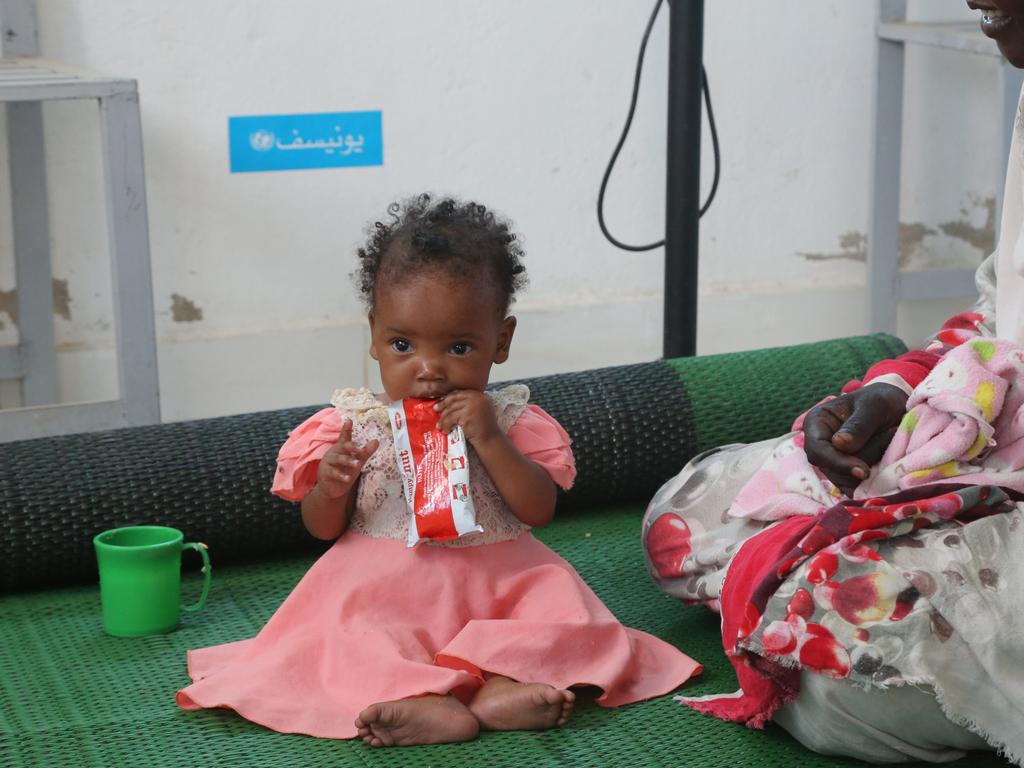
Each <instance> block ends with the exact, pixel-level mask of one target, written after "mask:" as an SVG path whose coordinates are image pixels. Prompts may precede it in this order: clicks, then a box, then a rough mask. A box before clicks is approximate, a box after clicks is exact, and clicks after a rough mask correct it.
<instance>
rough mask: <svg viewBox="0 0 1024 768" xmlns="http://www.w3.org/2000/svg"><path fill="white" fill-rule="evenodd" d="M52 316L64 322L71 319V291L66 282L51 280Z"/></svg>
mask: <svg viewBox="0 0 1024 768" xmlns="http://www.w3.org/2000/svg"><path fill="white" fill-rule="evenodd" d="M53 314H55V315H60V316H61V317H63V318H64V319H65V320H70V319H71V291H69V290H68V281H67V280H58V279H56V278H54V280H53Z"/></svg>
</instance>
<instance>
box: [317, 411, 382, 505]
mask: <svg viewBox="0 0 1024 768" xmlns="http://www.w3.org/2000/svg"><path fill="white" fill-rule="evenodd" d="M377 445H378V441H376V440H371V441H370V442H368V443H367V444H366V445H364V446H362V447H360V446H358V445H356V444H355V443H353V442H352V421H351V419H345V420H344V421H343V422H342V424H341V437H340V438H339V439H338V442H336V443H335V444H334V445H332V446H331V447H330V448H329V449H328V451H327V453H325V454H324V457H323V458H322V459H321V460H320V467H319V469H317V473H316V485H317V487H318V488H319V489H320V493H322V494H323V495H324V496H325V497H327V498H328V499H340V498H342V497H343V496H345V495H347V494H348V492H349V491H351V490H352V486H353V485H355V482H356V480H358V479H359V473H360V472H362V470H363V465H364V464H365V463H366V461H367V459H369V458H370V457H371V456H372V455H373V452H374V451H376V450H377Z"/></svg>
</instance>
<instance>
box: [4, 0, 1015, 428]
mask: <svg viewBox="0 0 1024 768" xmlns="http://www.w3.org/2000/svg"><path fill="white" fill-rule="evenodd" d="M651 5H652V3H651V1H650V0H644V1H643V2H640V1H639V0H620V1H619V2H608V1H602V2H593V0H590V1H589V2H588V1H587V0H559V2H550V0H521V1H520V2H517V3H498V2H494V1H493V0H491V1H490V2H480V0H446V1H445V2H442V1H441V0H428V1H424V0H391V1H390V2H387V3H378V2H367V0H288V1H287V2H285V0H274V1H273V2H271V1H269V0H264V1H263V2H255V0H221V1H220V2H216V3H209V2H199V1H198V0H179V1H178V2H174V3H170V2H157V1H156V0H152V1H151V2H145V3H125V2H122V1H120V0H40V2H39V24H40V38H41V46H42V53H43V55H44V56H46V57H48V58H52V59H55V60H60V61H63V62H65V63H68V64H72V65H77V66H83V67H87V68H89V69H93V70H96V71H99V72H103V73H109V74H114V75H120V76H128V77H134V78H136V79H137V80H138V82H139V89H140V94H141V103H142V121H143V130H144V138H145V153H146V174H147V192H148V203H149V221H150V237H151V248H152V264H153V281H154V295H155V301H156V308H157V333H158V336H159V345H160V348H159V364H160V381H161V397H162V408H163V416H164V418H165V419H166V420H177V419H185V418H193V417H200V416H208V415H217V414H224V413H236V412H243V411H249V410H255V409H262V408H276V407H283V406H288V405H298V404H308V403H315V402H320V401H323V400H324V399H325V398H326V397H327V396H328V395H329V393H330V391H331V390H332V389H333V388H334V387H335V386H339V385H353V384H359V383H362V382H364V381H366V382H369V383H371V384H372V383H373V382H374V381H375V378H376V377H375V373H374V370H373V368H372V365H371V364H370V363H371V362H372V361H369V360H368V359H367V357H366V355H365V352H364V350H365V347H366V332H365V329H364V327H363V326H364V320H363V316H362V308H361V306H360V304H359V301H358V299H357V296H356V293H355V289H354V288H353V287H352V285H351V282H350V280H349V278H348V273H349V272H351V270H352V269H353V268H354V250H355V248H356V246H357V245H358V244H359V242H360V240H361V236H362V228H363V226H364V224H365V223H366V222H367V221H369V220H371V219H372V218H374V217H377V216H380V215H381V214H382V213H383V211H384V208H385V206H386V205H387V203H388V202H389V201H391V200H392V199H394V198H395V197H398V196H404V195H407V194H410V193H414V192H417V191H420V190H423V189H430V190H436V191H442V192H453V193H456V194H459V195H463V196H467V197H474V198H478V199H480V200H481V201H483V202H485V203H487V204H488V205H491V206H493V207H495V208H497V209H499V210H500V211H502V212H504V213H506V214H507V215H508V216H510V217H511V218H512V219H513V220H514V221H515V223H516V225H517V226H518V229H519V231H520V232H521V233H522V236H523V239H524V241H525V243H526V246H527V266H528V269H529V274H530V278H531V286H530V288H529V289H528V291H527V292H526V293H525V294H524V295H523V296H522V298H521V300H520V301H519V303H518V304H517V306H516V314H517V315H518V317H519V320H520V324H519V330H518V331H517V338H516V344H515V346H514V350H513V355H512V359H511V360H510V362H509V363H508V364H507V365H506V366H505V368H504V369H498V371H497V374H498V377H499V378H505V377H511V376H521V375H532V374H540V373H547V372H553V371H559V370H568V369H581V368H588V367H594V366H601V365H610V364H617V363H625V362H633V361H641V360H650V359H653V358H655V357H657V356H659V355H660V351H661V291H662V269H663V267H662V258H663V253H662V251H661V250H660V249H659V250H657V251H653V252H649V253H645V254H628V253H625V252H621V251H618V250H616V249H615V248H613V247H612V246H611V245H609V244H608V243H607V242H606V241H605V240H604V239H603V237H602V236H601V234H600V231H599V229H598V227H597V222H596V217H595V213H594V207H595V200H596V194H597V188H598V185H599V182H600V179H601V175H602V173H603V171H604V167H605V164H606V162H607V159H608V155H609V153H610V151H611V149H612V147H613V145H614V143H615V140H616V139H617V137H618V133H619V131H620V130H621V127H622V121H623V119H624V116H625V110H626V106H627V104H628V99H629V94H630V87H631V83H632V76H633V67H634V62H635V55H636V50H637V46H638V44H639V41H640V35H641V32H642V30H643V28H644V25H645V23H646V20H647V16H648V14H649V11H650V8H651ZM910 5H911V14H912V15H913V16H915V17H917V18H923V17H925V15H926V14H927V15H928V16H929V17H932V18H943V19H954V18H966V19H968V20H970V19H972V18H973V15H972V14H971V13H970V12H969V11H967V9H966V7H964V6H963V5H962V3H961V2H959V0H948V1H947V0H943V2H939V1H938V0H929V2H927V3H926V2H924V0H917V2H916V3H915V2H913V1H912V2H911V4H910ZM706 7H707V11H706V22H705V63H706V66H707V69H708V74H709V79H710V82H711V86H712V96H713V99H714V107H715V112H716V117H717V119H718V127H719V133H720V136H721V142H722V155H723V173H722V181H721V186H720V189H719V193H718V197H717V199H716V201H715V203H714V205H713V207H712V208H711V210H710V212H709V213H708V214H707V216H705V217H704V219H703V221H702V227H701V267H700V280H701V297H700V306H699V320H700V335H699V350H700V352H701V353H712V352H720V351H729V350H735V349H744V348H752V347H762V346H772V345H778V344H788V343H795V342H802V341H808V340H814V339H822V338H828V337H834V336H839V335H847V334H854V333H860V332H863V331H864V330H865V328H866V322H865V318H864V310H863V303H864V298H863V282H864V265H863V261H862V258H863V254H862V252H860V250H859V246H858V245H857V244H858V242H859V240H858V236H860V235H863V233H864V232H865V231H866V229H867V216H868V188H867V187H868V178H869V166H870V156H869V151H870V127H871V108H872V87H873V77H874V72H873V64H874V50H875V49H874V46H875V36H874V34H875V33H874V26H875V20H876V13H877V11H876V3H874V2H869V1H868V0H858V1H857V2H850V1H849V0H816V2H807V0H772V1H771V2H764V1H763V0H734V2H730V3H720V2H709V3H707V6H706ZM666 31H667V14H666V13H665V11H664V10H663V12H662V17H661V18H660V19H659V21H658V24H657V27H656V29H655V33H654V35H653V37H652V40H651V43H650V46H649V49H648V58H647V62H646V65H645V77H644V81H643V88H642V92H641V97H640V103H639V106H638V110H637V117H636V120H635V122H634V126H633V131H632V134H631V136H630V139H629V141H628V143H627V145H626V148H625V150H624V152H623V155H622V156H621V157H620V160H619V164H618V166H617V168H616V171H615V175H614V176H613V179H612V185H611V189H610V191H609V194H608V199H607V212H608V221H609V223H610V226H611V227H612V229H613V231H614V232H615V233H616V234H617V235H618V236H619V237H620V238H621V239H625V240H628V241H633V242H637V241H648V240H652V239H658V238H660V236H661V231H662V226H663V211H664V203H665V201H664V187H665V182H664V170H663V168H664V159H665V106H666V105H665V89H666V83H667V77H666V73H665V67H666V54H667V35H666ZM995 73H996V65H995V61H994V59H987V58H985V57H971V56H956V55H953V54H947V53H944V52H939V51H916V50H915V51H912V52H911V54H910V55H909V56H908V72H907V98H906V103H907V116H906V123H905V136H904V142H905V153H904V154H905V166H904V172H905V181H904V188H903V198H904V211H903V215H902V218H903V220H904V221H905V222H906V223H908V224H909V225H914V224H920V225H922V226H920V227H917V231H918V232H921V233H926V235H925V236H924V237H923V238H920V239H919V240H918V241H917V242H915V243H911V245H912V247H910V248H909V249H908V259H909V264H910V266H911V267H914V268H921V267H926V266H937V265H941V266H947V265H974V264H976V263H978V261H980V259H981V257H982V256H983V254H982V251H981V249H980V248H978V247H976V246H973V245H970V244H969V243H968V242H967V241H966V240H965V239H963V238H962V237H953V236H949V235H946V234H943V231H942V230H941V229H940V225H941V224H943V223H947V224H948V223H949V222H954V223H955V222H959V223H960V226H959V228H958V229H955V230H952V231H959V232H961V233H963V232H964V231H965V229H964V227H965V226H973V227H975V228H981V229H984V224H985V215H984V214H985V209H984V201H985V200H987V199H989V198H991V197H992V196H993V195H994V194H995V189H996V184H997V180H999V179H1001V173H1002V169H1001V168H997V167H996V165H997V164H996V159H995V155H996V153H995V152H994V150H993V149H992V148H993V147H994V146H995V142H996V131H997V127H998V122H997V120H998V105H997V102H996V98H995ZM364 109H379V110H382V112H383V123H384V145H385V148H384V152H385V164H384V166H383V167H376V168H350V169H331V170H314V171H292V172H276V173H253V174H235V175H232V174H230V173H229V172H228V156H227V149H228V146H227V119H228V117H229V116H232V115H248V114H282V113H300V112H329V111H349V110H364ZM46 119H47V126H46V131H47V143H48V151H49V160H48V174H49V176H48V178H49V190H50V198H51V201H50V204H51V221H52V226H53V232H52V241H53V242H52V247H53V252H54V261H55V266H54V275H55V277H56V278H57V279H59V280H62V281H66V283H67V291H68V294H69V297H70V301H69V302H68V303H67V305H66V306H64V307H61V308H62V309H64V310H65V311H66V313H67V314H69V317H70V319H67V318H65V317H57V318H56V322H57V330H58V340H59V343H60V350H61V353H60V369H61V376H62V379H61V388H60V391H61V397H62V399H64V400H78V399H95V398H103V397H109V396H111V395H112V394H113V393H114V391H115V388H116V383H115V376H114V373H113V350H112V339H113V336H112V329H111V327H110V325H111V309H110V306H111V299H110V287H109V285H110V283H109V268H108V266H107V257H106V254H105V248H106V243H105V235H104V232H103V227H104V220H103V209H102V205H101V202H100V193H101V191H102V184H101V181H102V179H101V176H100V168H99V162H98V151H99V139H98V134H97V126H96V122H95V115H94V110H93V109H92V107H91V106H90V105H88V104H70V105H59V106H49V107H47V109H46ZM704 147H705V156H706V157H705V167H704V179H705V185H706V184H707V182H708V181H709V180H710V177H711V164H710V158H711V152H710V141H709V138H708V135H707V133H706V132H705V138H704ZM3 162H5V159H0V163H3ZM0 180H3V181H0V199H2V200H3V202H6V196H7V195H8V193H9V191H8V190H7V189H6V187H5V184H6V181H5V180H6V167H3V168H0ZM6 209H7V206H6V205H0V230H2V231H3V232H4V233H6V232H8V231H9V215H8V213H7V210H6ZM947 229H950V228H949V227H947ZM913 231H914V228H913V226H911V228H910V229H908V232H911V233H912V232H913ZM5 238H6V235H5V236H4V238H0V307H3V306H4V304H3V301H4V297H5V292H8V291H10V290H11V289H12V288H13V281H14V276H13V266H12V257H11V253H10V244H9V242H8V241H7V240H6V239H5ZM844 244H845V245H846V247H845V248H844V247H843V245H844ZM850 257H853V258H850ZM858 259H861V260H858ZM174 297H178V298H177V299H175V298H174ZM7 300H8V301H9V295H7ZM964 303H965V302H963V301H960V302H958V301H952V302H949V301H947V302H939V303H929V304H917V305H908V306H905V307H903V308H902V310H901V329H900V330H901V333H902V335H904V336H905V337H906V338H907V340H908V341H910V342H912V343H913V342H916V341H918V340H919V339H920V338H922V337H923V336H924V335H925V333H927V332H928V331H929V330H930V329H932V328H933V327H935V325H936V324H937V323H938V322H939V321H940V320H941V319H942V318H943V317H945V316H947V315H948V314H950V313H951V312H952V311H955V310H956V309H958V308H959V307H960V306H961V305H963V304H964ZM200 313H201V319H198V318H199V314H200ZM0 323H2V324H3V328H0V344H3V343H13V342H15V341H16V338H17V335H16V328H15V327H14V325H13V323H12V318H10V317H9V316H8V315H7V314H5V313H4V312H3V311H2V309H0ZM16 402H17V392H16V387H14V386H13V385H12V383H10V382H8V383H7V384H6V385H3V386H2V387H0V405H8V406H9V405H12V404H15V403H16Z"/></svg>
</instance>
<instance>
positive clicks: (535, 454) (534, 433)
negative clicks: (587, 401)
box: [508, 405, 576, 490]
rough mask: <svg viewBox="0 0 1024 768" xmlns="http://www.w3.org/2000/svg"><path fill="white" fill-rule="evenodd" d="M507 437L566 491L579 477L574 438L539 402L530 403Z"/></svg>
mask: <svg viewBox="0 0 1024 768" xmlns="http://www.w3.org/2000/svg"><path fill="white" fill-rule="evenodd" d="M508 439H509V440H511V441H512V445H514V446H515V447H516V448H517V449H519V452H520V453H522V454H523V455H524V456H525V457H526V458H528V459H529V460H530V461H533V462H535V463H537V464H539V465H540V466H542V467H543V468H544V469H545V470H547V473H548V474H549V475H551V479H552V480H554V481H555V484H556V485H558V486H559V487H561V488H563V489H564V490H569V489H570V488H572V484H573V482H574V481H575V480H576V459H575V458H574V457H573V455H572V448H571V447H570V446H571V445H572V440H571V439H570V438H569V435H568V433H566V431H565V430H564V429H562V425H561V424H559V423H558V422H557V421H555V420H554V418H552V416H551V415H550V414H549V413H548V412H547V411H545V410H544V409H543V408H540V407H538V406H536V405H527V406H526V409H525V410H524V411H523V412H522V414H521V415H520V416H519V418H518V419H516V422H515V424H513V425H512V426H511V428H510V429H509V430H508Z"/></svg>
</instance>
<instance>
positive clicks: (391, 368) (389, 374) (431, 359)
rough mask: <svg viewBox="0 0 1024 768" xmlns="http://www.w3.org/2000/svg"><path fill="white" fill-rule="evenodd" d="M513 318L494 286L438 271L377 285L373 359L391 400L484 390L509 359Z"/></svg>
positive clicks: (371, 314)
mask: <svg viewBox="0 0 1024 768" xmlns="http://www.w3.org/2000/svg"><path fill="white" fill-rule="evenodd" d="M515 325H516V321H515V318H514V317H502V315H501V314H500V313H499V311H498V299H497V296H496V295H495V292H494V291H493V289H491V288H490V286H488V285H486V284H483V283H481V282H480V281H478V280H473V279H459V278H453V277H451V276H449V275H447V274H445V273H444V272H441V271H433V272H428V273H425V274H423V275H420V276H416V277H413V278H410V279H409V280H406V281H404V282H401V283H399V284H397V285H389V286H378V288H377V291H376V296H375V303H374V308H373V310H372V311H371V312H370V356H371V357H373V359H374V360H376V361H377V362H378V363H379V364H380V377H381V380H382V381H383V383H384V391H385V392H387V395H388V397H390V398H391V399H392V400H401V399H403V398H407V397H421V398H439V397H443V396H444V395H446V394H448V393H449V392H451V391H452V390H456V389H475V390H483V389H484V387H486V386H487V381H488V378H489V377H490V372H491V366H492V365H493V364H494V363H503V362H505V360H507V359H508V350H509V346H510V344H511V343H512V333H513V331H514V330H515Z"/></svg>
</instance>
